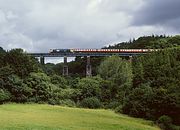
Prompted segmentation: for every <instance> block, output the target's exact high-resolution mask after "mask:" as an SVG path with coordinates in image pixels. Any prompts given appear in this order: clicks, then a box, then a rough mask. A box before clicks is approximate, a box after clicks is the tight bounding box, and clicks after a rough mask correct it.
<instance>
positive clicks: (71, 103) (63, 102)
mask: <svg viewBox="0 0 180 130" xmlns="http://www.w3.org/2000/svg"><path fill="white" fill-rule="evenodd" d="M48 103H49V104H51V105H61V106H68V107H75V106H76V103H75V102H74V101H72V100H70V99H64V100H55V99H49V101H48Z"/></svg>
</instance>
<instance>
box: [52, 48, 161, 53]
mask: <svg viewBox="0 0 180 130" xmlns="http://www.w3.org/2000/svg"><path fill="white" fill-rule="evenodd" d="M153 51H158V49H50V51H49V53H143V52H144V53H147V52H153Z"/></svg>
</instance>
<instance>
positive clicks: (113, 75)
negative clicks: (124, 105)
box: [99, 56, 133, 100]
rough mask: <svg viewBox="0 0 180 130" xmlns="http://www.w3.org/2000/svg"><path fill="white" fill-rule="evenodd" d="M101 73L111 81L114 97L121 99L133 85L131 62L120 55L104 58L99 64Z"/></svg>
mask: <svg viewBox="0 0 180 130" xmlns="http://www.w3.org/2000/svg"><path fill="white" fill-rule="evenodd" d="M99 74H100V76H101V77H102V78H103V79H104V80H108V81H111V82H112V83H113V84H112V86H111V91H112V95H114V98H116V97H120V98H121V100H122V98H124V96H125V95H126V93H127V92H128V88H131V86H132V78H133V75H132V68H131V63H130V62H128V61H126V60H122V59H121V58H120V57H118V56H112V57H109V58H107V59H106V60H104V61H103V62H102V63H101V64H100V66H99Z"/></svg>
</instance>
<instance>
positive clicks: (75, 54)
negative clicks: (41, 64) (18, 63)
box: [28, 52, 147, 57]
mask: <svg viewBox="0 0 180 130" xmlns="http://www.w3.org/2000/svg"><path fill="white" fill-rule="evenodd" d="M28 54H29V55H31V56H34V57H64V56H67V57H76V56H97V57H99V56H112V55H118V56H137V55H142V54H147V52H146V53H142V52H141V53H87V52H86V53H28Z"/></svg>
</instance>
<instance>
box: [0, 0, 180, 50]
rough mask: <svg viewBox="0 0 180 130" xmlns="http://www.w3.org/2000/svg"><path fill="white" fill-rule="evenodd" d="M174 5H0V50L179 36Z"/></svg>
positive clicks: (155, 1) (4, 0)
mask: <svg viewBox="0 0 180 130" xmlns="http://www.w3.org/2000/svg"><path fill="white" fill-rule="evenodd" d="M179 23H180V0H0V46H1V47H3V48H4V49H6V50H10V49H12V48H22V49H24V50H25V51H27V52H48V51H49V49H51V48H52V49H53V48H101V47H103V46H105V45H109V44H114V43H119V42H122V41H129V40H130V39H132V38H138V37H140V36H144V35H152V34H157V35H164V34H166V35H177V34H179V33H180V24H179Z"/></svg>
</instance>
